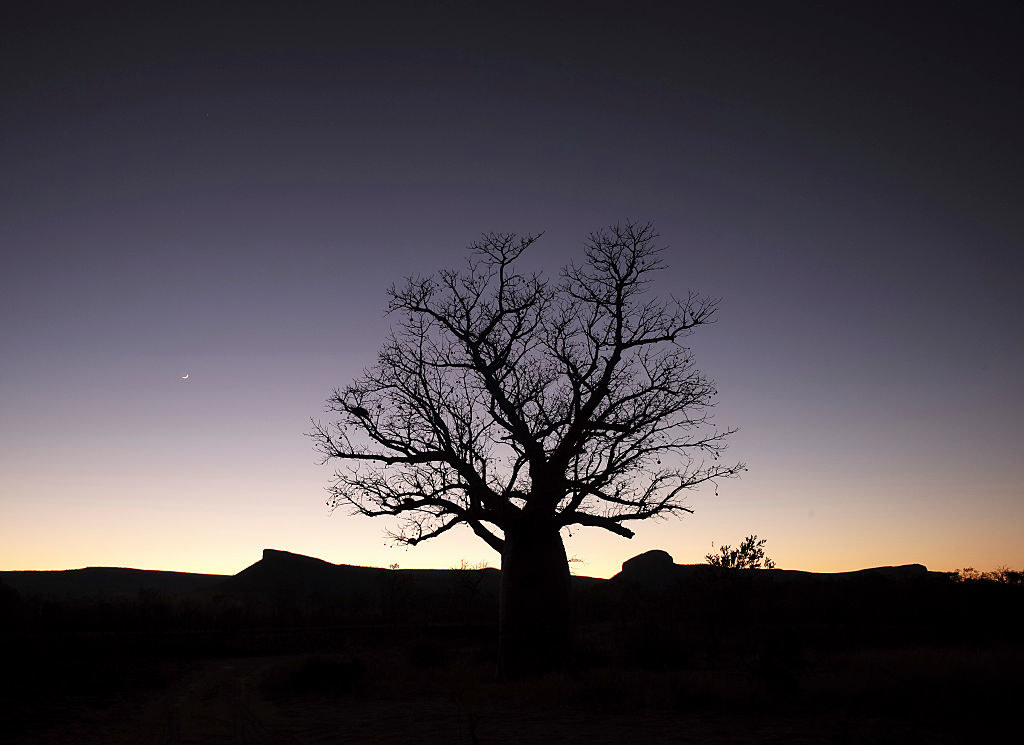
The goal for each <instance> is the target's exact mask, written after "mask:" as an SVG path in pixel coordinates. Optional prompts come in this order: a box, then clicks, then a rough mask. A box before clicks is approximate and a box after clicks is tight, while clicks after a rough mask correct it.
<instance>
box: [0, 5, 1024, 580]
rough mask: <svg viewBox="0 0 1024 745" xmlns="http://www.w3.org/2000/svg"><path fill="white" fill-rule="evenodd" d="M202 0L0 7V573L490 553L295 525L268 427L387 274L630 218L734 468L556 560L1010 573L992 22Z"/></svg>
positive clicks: (1010, 375)
mask: <svg viewBox="0 0 1024 745" xmlns="http://www.w3.org/2000/svg"><path fill="white" fill-rule="evenodd" d="M208 5H209V4H205V3H204V4H199V5H196V6H195V7H194V8H189V7H187V6H186V5H182V4H177V3H176V4H173V5H168V8H165V9H164V10H161V11H154V10H153V9H152V8H151V7H150V5H149V4H145V3H143V4H138V3H133V4H126V5H125V6H124V7H123V8H116V7H115V6H114V5H112V4H107V5H104V6H103V8H102V9H95V8H87V7H86V6H79V7H78V9H77V10H69V9H66V8H60V7H59V6H56V5H48V4H45V3H42V4H33V6H32V9H31V10H24V9H23V10H19V11H15V15H8V16H7V17H5V18H2V19H0V28H2V29H3V30H2V31H0V55H2V57H3V59H2V64H0V71H2V73H0V74H2V79H0V81H2V94H3V99H2V100H3V112H4V113H3V116H2V117H0V163H2V164H3V165H2V173H3V176H2V178H0V251H2V263H0V318H2V321H0V412H2V415H0V569H27V568H33V569H44V568H67V567H77V566H86V565H126V566H138V567H149V568H164V569H182V570H189V571H211V572H225V573H228V572H235V571H238V570H240V569H241V568H243V567H244V566H246V565H247V564H249V563H252V562H253V561H255V560H256V559H258V558H259V555H260V550H261V549H262V548H264V547H275V548H282V549H286V550H291V551H296V552H299V553H305V554H311V555H315V556H319V557H321V558H324V559H327V560H329V561H334V562H343V563H353V564H369V565H378V566H379V565H387V564H391V563H396V562H397V563H400V564H401V565H402V566H409V567H414V566H435V567H446V566H451V565H454V564H458V562H459V560H460V559H463V558H465V559H468V560H470V561H489V562H491V563H492V565H496V564H497V563H498V558H497V556H495V555H494V554H493V553H492V552H491V551H490V550H489V549H488V548H487V547H486V546H484V545H483V544H482V543H480V542H479V541H478V540H477V539H476V538H475V537H473V536H472V534H470V533H469V532H468V531H465V532H459V533H455V534H453V535H451V536H450V537H445V538H443V539H439V540H437V541H435V542H431V543H428V544H424V545H423V546H421V547H418V548H416V549H398V548H389V547H387V546H385V545H384V544H385V541H384V538H383V531H384V529H385V528H386V527H387V524H386V523H385V522H381V521H371V520H367V519H364V518H354V517H349V516H347V515H343V514H340V513H335V514H334V515H329V514H328V512H327V509H326V507H325V505H324V500H325V498H326V492H325V491H324V486H325V484H326V483H327V479H328V476H329V469H327V468H325V467H320V466H318V465H317V464H316V459H315V454H314V452H313V450H312V447H311V443H310V441H309V439H308V438H306V437H304V436H303V433H304V432H306V431H307V430H308V429H309V419H310V417H318V416H320V414H321V411H322V407H323V401H324V399H325V398H326V397H327V395H328V394H329V393H330V392H331V390H332V388H334V387H335V386H339V385H344V384H345V383H347V382H349V380H351V379H352V378H353V377H354V376H355V375H356V374H357V373H358V371H359V370H360V368H361V367H362V366H363V365H366V364H370V363H372V362H373V361H374V359H375V355H376V351H377V348H378V345H379V343H380V341H381V340H382V337H383V335H384V333H385V332H386V330H387V328H388V322H387V319H385V318H384V317H383V316H382V311H383V307H384V304H385V294H384V291H385V289H386V287H387V286H388V285H389V284H390V283H391V282H392V281H395V280H400V279H401V278H402V277H403V276H405V275H407V274H409V273H410V272H430V271H433V270H436V269H439V268H444V267H449V266H455V265H458V264H459V263H460V262H461V261H462V258H463V256H464V247H465V246H466V245H467V244H468V243H470V242H471V241H472V240H474V239H475V238H476V237H477V236H478V235H479V234H480V233H481V232H484V231H491V230H501V231H505V230H511V231H520V232H536V231H541V230H544V231H547V233H546V236H545V238H544V239H543V241H542V242H541V243H540V244H538V247H537V250H535V251H534V253H533V255H532V256H531V257H529V260H530V261H531V262H533V263H535V264H536V266H538V267H542V268H544V269H545V270H546V271H548V272H549V273H552V274H553V273H556V272H557V269H558V267H559V266H560V265H561V264H562V263H564V262H565V261H567V260H568V259H570V258H572V257H578V256H579V255H580V246H581V244H582V241H583V239H584V237H585V235H586V234H587V233H588V232H589V231H591V230H593V229H595V228H598V227H600V226H602V225H606V224H608V223H610V222H614V221H616V220H621V219H624V218H630V217H632V218H638V219H641V220H651V221H653V222H654V223H655V225H656V227H657V229H658V231H659V233H660V234H661V236H662V240H663V243H665V244H666V245H668V246H670V250H669V253H668V256H667V259H668V262H669V264H670V268H669V270H668V271H667V272H666V273H665V274H664V276H663V277H662V278H661V280H660V285H659V287H658V290H659V291H661V292H663V293H666V294H667V293H669V292H679V291H681V290H686V289H688V288H693V289H695V290H698V291H700V292H703V293H706V294H709V295H713V296H717V297H720V298H722V305H721V312H720V321H719V323H718V324H717V325H715V326H712V327H710V328H707V329H705V330H703V332H702V333H700V334H698V335H697V336H696V337H694V338H693V346H694V348H695V350H696V353H697V361H698V363H699V364H700V366H701V368H702V369H703V370H705V371H706V372H708V373H709V374H710V375H712V376H713V377H714V378H716V379H717V380H718V382H719V389H720V392H721V398H720V404H719V407H718V413H717V420H718V422H719V423H720V424H722V425H735V426H739V427H740V428H741V432H740V433H739V434H738V435H736V436H735V438H734V439H733V444H732V447H731V450H730V454H731V456H732V457H734V458H736V459H740V460H744V461H746V462H747V463H748V465H749V467H750V471H749V472H748V473H747V474H745V475H744V477H743V478H742V479H741V480H737V481H730V482H727V483H723V484H722V485H721V488H720V489H719V496H718V497H715V496H714V494H713V492H712V491H702V492H695V493H694V494H693V495H692V497H691V500H690V503H691V506H692V507H693V508H694V509H695V514H694V515H692V516H688V517H687V518H685V519H683V520H674V521H669V522H658V523H652V524H649V525H643V524H637V528H638V534H637V536H636V538H634V539H633V540H632V541H626V540H624V539H621V538H618V537H615V536H611V535H605V534H602V533H601V532H600V531H596V530H592V531H581V532H576V533H574V535H573V536H572V538H570V539H569V542H568V550H569V553H570V554H575V555H577V556H578V557H580V558H581V559H583V560H584V562H585V563H584V564H582V565H576V567H575V568H576V570H577V571H579V572H580V573H584V574H593V575H601V576H607V575H609V574H611V573H614V572H615V571H617V569H618V567H619V564H620V563H621V562H622V561H623V560H624V559H626V558H629V557H630V556H633V555H635V554H637V553H640V552H641V551H644V550H647V549H650V548H664V549H666V550H668V551H669V552H670V553H671V554H672V555H673V556H674V557H675V558H676V560H677V561H680V562H690V561H694V562H695V561H701V560H702V559H703V556H704V554H705V553H707V552H708V551H710V550H712V545H711V544H712V542H715V544H716V545H718V544H719V543H723V542H724V543H733V544H736V543H738V542H739V541H740V540H741V539H742V538H743V537H744V536H745V535H748V534H750V533H758V534H759V535H761V536H762V537H765V538H767V539H768V548H769V553H770V554H772V555H773V556H774V557H775V558H776V560H777V561H778V563H779V565H780V566H782V567H789V568H802V569H812V570H822V571H828V570H840V569H855V568H860V567H864V566H870V565H879V564H896V563H907V562H922V563H925V564H928V565H929V567H930V568H934V569H952V568H955V567H958V566H965V565H975V566H978V567H979V568H986V569H988V568H992V567H994V566H995V565H997V564H1009V565H1013V566H1018V567H1019V566H1022V565H1024V540H1022V539H1024V465H1022V464H1024V437H1022V434H1021V429H1020V421H1021V419H1022V415H1024V393H1022V385H1021V380H1022V377H1024V376H1022V371H1024V342H1022V334H1021V331H1020V329H1021V322H1022V321H1024V307H1022V303H1021V300H1020V289H1019V285H1020V284H1021V280H1022V279H1024V271H1022V269H1024V260H1022V258H1021V253H1022V249H1024V217H1022V216H1024V210H1022V209H1021V204H1022V197H1024V185H1022V173H1024V135H1022V132H1024V117H1022V116H1021V97H1020V91H1021V89H1022V83H1024V80H1022V75H1021V70H1024V64H1022V60H1021V59H1020V52H1019V39H1020V38H1022V32H1024V22H1022V21H1024V18H1022V12H1024V11H1022V9H1021V6H1020V5H1019V4H1014V5H1009V4H1008V5H1007V6H1005V7H1004V6H1002V5H1000V4H997V3H984V4H975V3H967V2H963V3H934V4H930V5H929V11H928V13H911V12H909V11H907V12H904V13H903V14H902V15H899V14H894V8H893V4H892V3H884V4H883V3H878V4H872V3H865V2H857V3H851V4H849V6H848V7H843V4H841V3H828V4H824V5H823V6H822V7H820V8H807V7H804V6H806V5H808V4H806V3H793V4H791V3H749V4H732V3H708V4H699V5H694V6H691V7H690V8H689V9H688V10H686V11H679V10H677V11H674V12H673V13H671V14H666V13H663V12H661V11H653V10H650V11H648V10H643V9H637V8H634V7H633V6H632V5H630V6H629V7H630V9H629V10H627V9H626V7H627V6H626V5H625V4H603V3H593V4H587V5H586V7H585V9H583V8H582V7H581V8H579V9H576V10H570V9H569V8H570V6H568V5H563V6H562V7H563V8H564V10H562V11H558V12H554V11H551V10H550V9H541V8H542V6H539V5H538V6H536V8H534V6H532V5H531V4H530V3H525V4H524V3H516V4H514V5H509V7H508V8H506V9H504V10H498V9H495V8H493V7H492V8H490V9H489V10H486V11H484V10H480V9H479V8H477V7H476V6H474V5H470V4H463V3H459V2H451V3H438V4H429V3H404V4H388V3H381V4H372V5H373V6H374V7H375V8H378V9H379V10H374V11H369V10H365V9H364V10H362V11H350V10H349V9H348V8H343V7H342V6H343V5H344V4H340V3H339V4H323V5H322V6H321V5H319V4H317V5H310V6H308V9H301V8H300V7H299V5H301V4H284V3H282V4H280V6H278V7H274V6H268V8H267V9H261V10H254V9H253V6H254V5H255V4H239V6H238V7H237V8H236V9H233V10H226V9H224V10H211V9H210V8H209V7H208ZM978 5H980V6H981V7H976V6H978ZM428 6H429V7H428ZM768 6H770V8H769V7H768ZM222 7H223V6H222ZM313 8H321V9H313ZM322 8H333V10H331V11H328V10H323V9H322ZM897 13H898V11H897ZM186 372H188V373H189V374H190V379H189V380H188V381H185V382H182V381H181V380H180V376H182V375H184V374H185V373H186Z"/></svg>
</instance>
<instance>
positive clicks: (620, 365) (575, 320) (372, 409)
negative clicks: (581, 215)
mask: <svg viewBox="0 0 1024 745" xmlns="http://www.w3.org/2000/svg"><path fill="white" fill-rule="evenodd" d="M538 237H539V236H534V235H525V236H519V235H516V234H511V233H489V234H486V235H484V236H483V237H482V238H481V239H480V240H479V241H477V242H476V243H474V244H472V245H471V246H470V247H469V257H468V260H467V264H466V266H465V267H464V268H463V269H462V270H461V271H459V270H445V271H441V272H438V273H437V274H436V275H433V276H416V277H410V278H408V279H407V280H406V281H405V282H404V283H403V284H400V285H393V286H392V287H391V289H390V290H389V291H388V297H389V302H388V306H387V310H388V313H389V315H390V316H391V317H392V318H393V319H394V324H393V326H392V330H391V332H390V334H389V336H388V337H387V339H386V340H385V342H384V344H383V346H382V347H381V349H380V352H379V354H378V358H377V362H376V364H374V365H372V366H371V367H368V368H366V369H365V370H364V371H363V373H362V375H361V376H360V377H359V378H358V379H356V380H355V381H354V382H352V383H351V384H350V385H348V386H347V387H345V388H340V389H337V390H335V391H334V393H333V395H332V396H331V397H330V398H329V399H328V406H327V411H328V412H329V413H330V414H331V415H333V417H334V420H333V421H332V422H330V423H328V424H322V423H318V422H314V425H313V431H312V432H311V436H312V437H313V438H314V440H315V442H316V447H317V449H318V450H319V452H320V453H321V454H322V456H323V460H324V462H327V461H338V462H339V469H338V470H337V472H336V474H335V477H334V480H333V481H332V483H331V485H330V487H329V488H330V492H331V497H330V500H329V502H330V503H331V504H332V506H335V507H348V508H351V509H352V510H353V511H354V512H355V513H358V514H362V515H367V516H371V517H390V518H393V519H394V520H395V523H394V525H393V528H392V529H391V531H390V535H391V536H392V538H393V539H394V540H396V541H397V542H400V543H404V544H408V545H416V544H418V543H420V542H422V541H425V540H428V539H430V538H434V537H436V536H439V535H441V534H443V533H445V532H447V531H449V530H451V529H453V528H455V527H456V526H458V525H466V526H468V527H469V528H470V529H471V530H472V531H473V532H474V533H475V534H476V535H477V536H479V537H480V539H481V540H483V541H484V542H485V543H487V545H488V546H490V547H491V548H493V549H494V550H495V551H496V552H498V554H500V556H501V573H502V574H501V590H500V600H499V629H500V630H499V637H500V639H499V662H498V666H499V672H500V673H501V674H503V675H506V676H514V675H517V674H519V673H522V672H530V671H535V670H543V669H546V668H551V667H555V666H558V665H559V664H560V663H561V662H562V661H563V660H564V659H565V657H566V654H567V652H568V649H569V639H570V634H569V588H570V572H569V564H568V561H567V557H566V553H565V548H564V545H563V542H562V531H563V529H566V528H569V527H570V526H574V525H578V526H585V527H592V528H601V529H604V530H608V531H611V532H612V533H615V534H616V535H620V536H623V537H626V538H630V537H632V536H633V531H632V530H630V528H629V527H627V524H628V523H630V522H632V521H635V520H647V519H650V518H656V517H665V516H669V515H675V514H680V513H684V512H692V510H691V509H690V508H689V507H687V506H686V504H685V497H686V495H687V492H688V491H689V490H691V489H693V488H695V487H697V486H700V485H701V484H706V483H708V482H714V481H715V480H717V479H721V478H727V477H731V476H735V475H736V474H738V473H739V472H740V471H741V470H743V468H744V467H743V464H740V463H737V464H733V465H725V464H723V463H721V460H720V456H721V454H722V451H723V450H724V449H725V445H726V440H727V438H728V436H729V435H730V434H732V432H733V431H734V430H731V429H724V430H723V429H717V428H715V427H714V426H712V423H711V417H710V411H711V408H712V406H713V404H714V401H715V398H716V390H715V386H714V383H713V382H712V381H711V380H710V379H709V378H708V377H706V376H705V375H703V374H702V373H701V372H700V371H699V370H698V369H697V368H696V366H695V365H694V359H693V355H692V353H691V350H690V349H689V348H688V347H687V346H686V345H685V341H686V339H687V338H688V337H689V336H690V335H691V334H692V333H693V332H694V330H695V329H697V328H698V327H700V326H706V325H708V324H709V323H711V322H712V321H713V320H714V317H715V313H716V309H717V303H716V301H714V300H711V299H709V298H706V297H703V296H700V295H697V294H695V293H693V292H690V293H688V294H687V295H686V296H684V297H670V298H667V299H659V298H657V297H654V296H652V294H651V287H650V285H651V282H652V280H653V279H654V278H655V276H656V275H657V274H658V273H659V272H660V271H661V270H662V269H663V266H664V265H663V255H664V252H663V249H662V248H660V247H659V246H658V245H657V243H656V241H657V239H658V236H657V234H656V233H655V232H654V229H653V227H652V226H651V225H650V224H639V223H633V222H629V223H626V224H624V225H614V226H611V227H609V228H606V229H603V230H599V231H597V232H595V233H592V234H591V235H590V236H589V238H588V240H587V242H586V245H585V248H584V258H583V260H582V262H580V263H570V264H569V265H568V266H565V267H564V268H562V270H561V273H560V276H559V277H558V278H557V279H548V278H546V277H545V276H544V275H543V274H542V273H539V272H531V271H527V270H525V269H523V268H522V267H521V264H522V261H523V257H524V255H525V254H526V253H527V252H528V249H529V248H530V247H531V246H532V245H533V244H534V243H535V242H536V241H537V239H538Z"/></svg>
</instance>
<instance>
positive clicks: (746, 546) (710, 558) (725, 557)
mask: <svg viewBox="0 0 1024 745" xmlns="http://www.w3.org/2000/svg"><path fill="white" fill-rule="evenodd" d="M767 542H768V541H767V539H765V538H761V539H758V537H757V536H756V535H749V536H747V537H746V538H744V539H743V542H742V543H740V545H739V548H733V547H732V546H730V545H728V544H726V545H725V546H720V547H719V549H718V553H717V554H707V555H706V556H705V557H704V558H705V559H706V560H707V562H708V564H710V565H711V566H715V567H719V568H721V569H774V568H775V562H774V561H772V560H771V559H769V558H768V557H767V556H766V555H765V553H764V544H765V543H767Z"/></svg>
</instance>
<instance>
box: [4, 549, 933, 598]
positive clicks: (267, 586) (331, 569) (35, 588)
mask: <svg viewBox="0 0 1024 745" xmlns="http://www.w3.org/2000/svg"><path fill="white" fill-rule="evenodd" d="M464 571H465V570H457V569H397V570H392V569H383V568H380V567H364V566H353V565H349V564H331V563H330V562H327V561H324V560H323V559H318V558H315V557H312V556H305V555H303V554H296V553H292V552H290V551H282V550H280V549H274V548H265V549H263V554H262V557H261V558H260V560H259V561H257V562H255V563H254V564H252V565H250V566H248V567H246V568H245V569H243V570H242V571H240V572H238V573H237V574H235V575H222V574H196V573H191V572H173V571H161V570H151V569H129V568H123V567H87V568H85V569H63V570H39V571H30V570H28V571H27V570H22V571H4V572H0V582H2V583H4V584H6V585H7V586H9V587H11V588H13V589H14V590H16V591H18V592H19V593H21V594H23V595H35V596H39V597H50V598H76V597H78V598H81V597H99V596H104V597H126V596H132V595H137V594H138V593H139V592H142V591H147V590H148V591H155V592H159V593H163V594H168V595H178V594H187V593H194V592H203V591H216V592H218V593H224V594H235V593H238V594H242V595H245V594H252V593H258V594H267V593H269V594H273V595H280V594H282V593H287V594H294V593H296V592H299V593H332V594H334V593H375V592H378V591H379V589H380V587H381V586H382V584H384V583H386V582H388V581H390V580H389V579H388V578H389V577H402V578H404V579H403V581H404V582H406V583H407V584H408V585H410V586H414V587H416V588H419V589H420V590H421V591H424V592H430V591H432V590H437V589H441V588H443V587H447V586H450V584H451V582H452V580H453V578H454V577H456V576H457V575H458V574H459V573H460V572H464ZM478 571H479V572H480V574H481V576H482V577H484V584H485V586H486V587H488V588H491V589H496V587H497V583H498V577H499V576H500V571H499V570H497V569H493V568H488V569H483V570H478ZM727 571H735V570H727ZM739 571H740V572H741V573H742V574H743V575H744V576H749V577H752V578H755V579H756V580H758V581H767V580H771V581H773V582H776V583H783V584H791V583H797V584H800V583H822V582H825V583H835V582H844V581H857V582H879V581H881V582H907V581H919V580H924V579H929V578H932V579H934V578H945V577H946V575H945V574H944V573H941V572H929V571H928V569H927V567H925V566H924V565H922V564H904V565H901V566H882V567H872V568H869V569H860V570H856V571H850V572H832V573H822V572H805V571H800V570H793V569H755V570H739ZM714 572H715V569H714V568H713V567H710V566H708V565H707V564H676V563H675V562H674V561H673V559H672V557H671V556H670V555H669V554H668V553H667V552H665V551H661V550H653V551H647V552H645V553H642V554H639V555H637V556H634V557H633V558H631V559H628V560H627V561H625V562H623V564H622V571H620V572H619V573H618V574H616V575H615V576H614V577H612V578H611V579H610V580H604V579H599V578H593V577H579V576H575V577H573V581H574V583H576V584H586V585H595V584H603V583H606V582H610V583H612V584H622V583H626V584H640V585H645V586H651V587H667V586H669V585H671V584H676V583H679V582H682V583H686V582H689V581H692V580H696V579H700V578H701V577H702V576H710V574H712V573H714Z"/></svg>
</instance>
